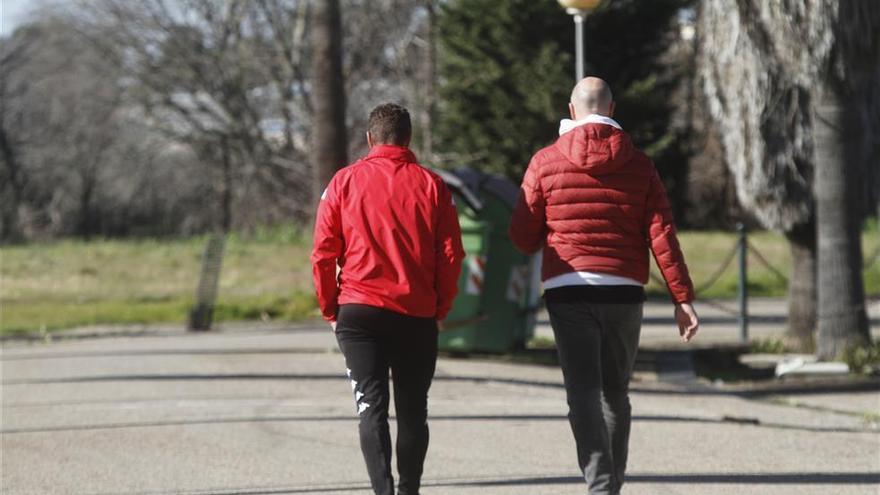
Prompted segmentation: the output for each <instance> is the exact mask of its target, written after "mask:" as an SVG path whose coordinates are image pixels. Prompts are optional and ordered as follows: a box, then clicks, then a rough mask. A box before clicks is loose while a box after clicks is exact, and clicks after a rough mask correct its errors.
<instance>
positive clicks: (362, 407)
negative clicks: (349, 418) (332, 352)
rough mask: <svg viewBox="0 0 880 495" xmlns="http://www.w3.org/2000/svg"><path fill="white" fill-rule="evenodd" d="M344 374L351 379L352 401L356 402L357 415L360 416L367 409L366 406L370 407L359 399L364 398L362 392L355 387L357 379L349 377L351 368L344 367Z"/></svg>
mask: <svg viewBox="0 0 880 495" xmlns="http://www.w3.org/2000/svg"><path fill="white" fill-rule="evenodd" d="M345 374H347V375H348V378H349V379H350V381H351V390H352V392H354V401H355V402H356V403H357V406H358V416H360V415H361V414H363V412H364V411H366V410H367V408H368V407H370V405H369V404H368V403H366V402H361V399H363V398H364V393H363V392H361V391H360V390H358V389H357V386H358V382H357V380H355V379H353V378H351V368H345Z"/></svg>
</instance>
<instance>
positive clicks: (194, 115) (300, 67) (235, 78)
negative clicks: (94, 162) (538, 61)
mask: <svg viewBox="0 0 880 495" xmlns="http://www.w3.org/2000/svg"><path fill="white" fill-rule="evenodd" d="M81 6H82V9H81V10H80V13H77V14H78V15H80V18H81V19H82V21H83V22H82V30H83V32H84V34H85V35H86V36H89V37H90V38H91V39H92V41H93V43H94V44H95V46H97V47H99V48H100V49H101V50H102V51H103V52H104V53H105V54H106V56H107V57H108V58H110V59H112V60H115V61H117V62H118V63H119V64H120V65H121V66H122V67H123V69H124V71H125V73H126V74H127V76H128V80H129V81H130V87H129V92H128V95H129V96H130V97H131V98H133V99H135V101H136V102H137V103H138V104H139V105H138V107H139V108H141V109H143V112H144V116H145V117H146V118H147V119H148V122H149V123H150V124H151V125H152V126H153V127H154V128H156V129H159V130H160V131H162V132H163V133H164V134H166V135H167V136H169V137H171V138H173V139H174V140H176V141H178V142H182V143H186V144H189V145H190V146H192V148H193V149H194V150H195V151H196V152H197V153H198V154H199V156H200V158H201V159H202V161H203V162H204V163H206V164H208V165H210V166H211V167H212V169H211V172H210V175H212V176H213V177H216V180H215V182H216V183H217V188H216V190H217V196H218V198H219V199H218V207H217V211H218V212H219V215H218V217H219V218H218V227H219V228H221V229H225V228H229V227H230V226H231V225H232V223H233V219H232V218H231V216H232V208H231V206H230V205H231V204H232V198H231V194H232V191H233V185H234V184H237V183H246V182H249V181H259V182H260V183H261V184H262V185H263V186H264V187H265V192H267V193H272V194H274V195H275V196H276V200H277V201H279V202H284V203H285V204H286V206H287V208H288V209H289V210H292V211H294V212H299V213H300V214H304V213H305V211H304V210H303V209H302V208H301V205H302V202H301V201H296V196H298V195H300V194H303V195H305V194H307V191H308V189H307V188H306V189H304V188H303V182H304V181H303V180H302V179H303V178H304V177H305V176H307V174H308V169H307V165H306V163H305V156H306V153H305V143H307V142H308V126H307V125H306V123H305V121H306V117H307V116H308V115H309V113H310V104H309V101H308V92H307V88H308V85H307V84H306V71H305V69H304V64H305V61H304V60H303V57H302V54H301V52H302V50H303V46H304V44H305V36H306V28H305V22H306V20H305V8H306V3H305V2H302V1H300V2H295V1H287V2H285V1H281V0H259V1H255V2H245V1H241V0H229V1H225V2H206V1H200V0H184V1H182V2H173V3H172V2H169V1H168V0H145V1H144V2H126V1H124V0H92V1H87V0H84V1H83V2H82V3H81ZM71 15H74V13H71Z"/></svg>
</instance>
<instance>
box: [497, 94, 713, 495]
mask: <svg viewBox="0 0 880 495" xmlns="http://www.w3.org/2000/svg"><path fill="white" fill-rule="evenodd" d="M568 108H569V112H570V113H571V120H569V119H564V120H562V122H561V124H560V126H559V139H558V140H557V141H556V142H555V143H554V144H552V145H550V146H547V147H546V148H544V149H542V150H540V151H538V152H537V153H535V155H534V156H533V157H532V160H531V162H530V163H529V167H528V169H527V170H526V173H525V176H524V177H523V182H522V187H521V191H520V197H519V200H518V201H517V204H516V206H515V208H514V212H513V218H512V219H511V222H510V232H509V234H510V237H511V239H512V240H513V242H514V244H516V246H517V247H518V248H519V249H520V250H521V251H523V252H524V253H527V254H531V253H535V252H537V251H538V250H540V249H541V248H544V252H543V266H542V273H541V279H542V280H543V282H544V300H545V302H546V305H547V311H548V312H549V314H550V323H551V325H552V326H553V333H554V335H555V337H556V348H557V350H558V353H559V363H560V365H561V366H562V374H563V378H564V380H565V390H566V395H567V397H568V407H569V413H568V417H569V422H570V423H571V429H572V432H573V434H574V439H575V444H576V446H577V456H578V466H579V468H580V470H581V473H583V476H584V479H585V480H586V482H587V485H588V487H589V493H590V494H612V495H613V494H618V493H620V488H621V486H622V485H623V477H624V472H625V470H626V459H627V449H628V443H629V432H630V420H631V408H630V403H629V393H628V391H629V382H630V377H631V376H632V370H633V366H634V364H635V359H636V351H637V349H638V343H639V331H640V329H641V323H642V303H643V302H644V301H645V289H644V284H645V283H647V281H648V269H649V266H648V253H649V252H651V253H652V254H653V255H654V259H655V260H656V262H657V265H658V266H659V268H660V271H661V273H662V274H663V277H664V279H665V280H666V286H667V288H668V289H669V294H670V295H671V297H672V301H673V303H674V304H675V319H676V322H677V323H678V327H679V333H680V335H681V338H682V339H683V340H684V341H685V342H687V341H689V340H691V338H693V337H694V335H695V334H696V333H697V329H698V328H699V324H698V321H697V315H696V312H695V311H694V308H693V306H692V304H691V303H692V301H693V299H694V289H693V284H692V283H691V279H690V277H689V275H688V269H687V265H685V261H684V256H683V255H682V252H681V249H680V248H679V244H678V240H677V238H676V233H675V225H674V223H673V219H672V211H671V209H670V207H669V201H668V199H667V197H666V191H665V190H664V188H663V183H662V182H661V181H660V177H659V176H658V175H657V170H656V169H655V168H654V164H653V163H652V162H651V160H650V159H649V158H648V157H647V156H645V154H644V153H642V152H641V151H640V150H639V149H638V148H636V147H635V145H633V143H632V140H631V139H630V137H629V135H628V134H627V133H626V132H624V131H623V128H622V127H621V126H620V124H619V123H617V122H616V121H615V120H614V119H613V118H612V117H613V115H614V98H613V96H612V94H611V88H610V87H608V84H607V83H606V82H605V81H603V80H602V79H599V78H597V77H587V78H585V79H583V80H581V81H580V82H579V83H578V84H577V85H576V86H575V87H574V90H573V91H572V93H571V102H570V103H569V106H568Z"/></svg>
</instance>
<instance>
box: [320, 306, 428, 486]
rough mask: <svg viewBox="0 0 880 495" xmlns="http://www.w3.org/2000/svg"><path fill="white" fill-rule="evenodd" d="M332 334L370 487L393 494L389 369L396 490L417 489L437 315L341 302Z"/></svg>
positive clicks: (425, 438) (424, 445)
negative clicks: (341, 361) (352, 403)
mask: <svg viewBox="0 0 880 495" xmlns="http://www.w3.org/2000/svg"><path fill="white" fill-rule="evenodd" d="M336 339H337V340H338V341H339V347H340V349H341V350H342V353H343V355H344V356H345V364H346V367H347V372H348V377H349V378H350V379H351V388H352V391H353V392H354V396H355V402H356V404H357V414H358V417H359V418H360V424H359V430H360V441H361V451H362V452H363V455H364V461H366V464H367V472H368V473H369V475H370V482H371V483H372V485H373V491H374V492H375V493H376V494H377V495H394V477H393V476H392V474H391V434H390V432H389V428H388V403H389V399H390V392H389V386H388V371H389V369H390V370H391V375H392V378H393V382H394V406H395V411H396V416H397V472H398V476H399V478H400V481H399V486H398V490H399V491H398V493H399V494H401V495H417V494H418V493H419V486H420V484H421V478H422V466H423V465H424V462H425V455H426V453H427V451H428V389H429V388H430V387H431V380H432V379H433V378H434V368H435V365H436V362H437V321H436V320H435V319H433V318H416V317H412V316H406V315H402V314H400V313H395V312H393V311H388V310H384V309H381V308H376V307H373V306H366V305H361V304H345V305H342V306H341V307H340V308H339V315H338V318H337V325H336Z"/></svg>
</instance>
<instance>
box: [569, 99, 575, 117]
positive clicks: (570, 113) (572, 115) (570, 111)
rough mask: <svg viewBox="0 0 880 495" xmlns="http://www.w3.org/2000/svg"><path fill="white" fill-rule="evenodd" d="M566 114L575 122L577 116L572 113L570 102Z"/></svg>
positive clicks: (572, 108)
mask: <svg viewBox="0 0 880 495" xmlns="http://www.w3.org/2000/svg"><path fill="white" fill-rule="evenodd" d="M568 113H569V115H571V120H577V115H575V113H574V105H572V104H571V102H569V104H568Z"/></svg>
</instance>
